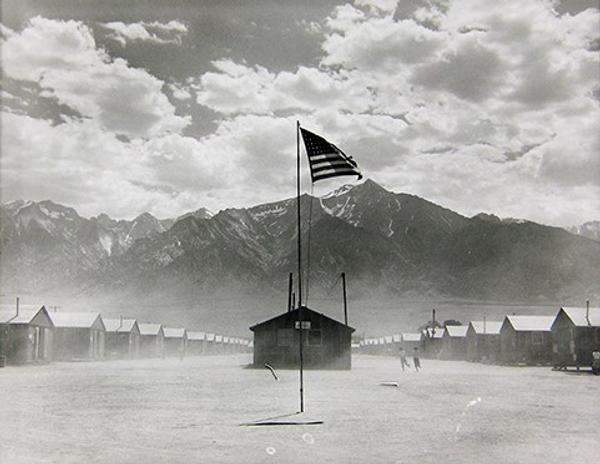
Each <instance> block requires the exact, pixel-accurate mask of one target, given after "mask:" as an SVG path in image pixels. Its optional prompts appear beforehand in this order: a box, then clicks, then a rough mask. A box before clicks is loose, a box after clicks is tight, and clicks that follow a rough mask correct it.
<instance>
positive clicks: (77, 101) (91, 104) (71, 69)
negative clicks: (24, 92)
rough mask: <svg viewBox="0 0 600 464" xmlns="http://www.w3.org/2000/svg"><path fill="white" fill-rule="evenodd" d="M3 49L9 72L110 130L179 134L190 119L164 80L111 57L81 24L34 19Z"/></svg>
mask: <svg viewBox="0 0 600 464" xmlns="http://www.w3.org/2000/svg"><path fill="white" fill-rule="evenodd" d="M2 52H3V56H2V67H3V69H4V71H5V72H6V74H7V76H9V77H11V78H14V79H20V80H24V81H30V82H37V83H38V84H39V85H40V86H41V88H42V89H44V92H45V95H46V96H51V97H55V98H56V99H57V100H58V101H59V102H60V103H62V104H65V105H67V106H69V107H71V108H73V109H74V110H76V111H77V112H79V113H80V114H82V115H83V116H84V117H90V118H93V119H94V120H96V121H97V122H98V123H99V124H100V125H102V126H103V127H105V128H106V129H108V130H110V131H114V132H117V133H122V134H125V135H128V136H132V137H151V136H155V135H160V134H163V133H167V132H175V133H177V132H180V131H181V130H182V129H183V128H184V127H185V126H187V125H188V124H189V122H190V121H189V118H188V117H182V116H178V115H176V114H175V108H174V107H173V106H172V105H171V104H170V103H169V100H168V99H167V97H166V96H165V95H164V94H163V93H162V87H163V84H164V83H163V82H162V81H161V80H160V79H157V78H156V77H154V76H152V75H151V74H149V73H148V72H147V71H145V70H143V69H137V68H132V67H130V66H129V65H128V63H127V62H126V61H125V60H123V59H120V58H118V59H114V60H112V59H111V58H110V57H109V56H108V54H107V53H106V52H105V51H103V50H101V49H99V48H97V47H96V43H95V40H94V37H93V35H92V33H91V31H90V29H89V28H88V27H87V26H85V25H84V24H82V23H81V22H78V21H57V20H50V19H46V18H42V17H35V18H33V19H31V20H30V22H29V23H28V24H27V26H26V27H25V28H24V29H23V30H22V31H21V32H18V33H14V34H12V35H10V36H9V37H8V38H7V39H6V40H5V41H4V43H3V44H2Z"/></svg>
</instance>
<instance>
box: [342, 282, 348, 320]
mask: <svg viewBox="0 0 600 464" xmlns="http://www.w3.org/2000/svg"><path fill="white" fill-rule="evenodd" d="M342 291H343V295H344V323H345V324H346V325H348V301H347V299H346V273H345V272H342Z"/></svg>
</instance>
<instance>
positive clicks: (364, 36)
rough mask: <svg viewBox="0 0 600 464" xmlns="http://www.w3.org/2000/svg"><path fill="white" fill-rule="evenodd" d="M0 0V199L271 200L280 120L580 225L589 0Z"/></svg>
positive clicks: (596, 41)
mask: <svg viewBox="0 0 600 464" xmlns="http://www.w3.org/2000/svg"><path fill="white" fill-rule="evenodd" d="M317 5H318V6H317ZM2 7H3V8H2V27H1V30H0V37H1V40H2V44H1V51H2V54H1V64H2V94H1V97H2V119H1V129H2V132H1V144H2V146H1V148H2V152H1V157H0V167H1V171H0V175H1V179H0V180H1V184H2V185H1V195H2V200H3V201H9V200H13V199H21V198H22V199H31V200H42V199H52V200H54V201H56V202H59V203H64V204H67V205H70V206H73V207H75V208H76V209H77V210H78V211H79V212H80V214H83V215H86V216H90V215H95V214H98V213H100V212H106V213H108V214H109V215H111V216H113V217H117V218H123V217H124V218H131V217H134V216H136V215H137V214H139V213H141V212H143V211H150V212H151V213H153V214H155V215H156V216H158V217H161V218H162V217H172V216H176V215H178V214H181V213H183V212H186V211H189V210H192V209H197V208H199V207H208V208H209V209H211V210H213V211H218V210H219V209H221V208H225V207H231V206H250V205H254V204H258V203H261V202H265V201H270V200H279V199H282V198H287V197H291V196H293V195H294V193H295V185H294V182H295V142H296V138H295V137H296V135H295V121H296V120H299V121H301V123H302V125H303V126H304V127H306V128H307V129H309V130H313V131H315V132H318V133H320V134H321V135H323V136H325V137H326V138H328V139H329V140H331V141H332V142H334V143H335V144H336V145H338V146H339V147H341V148H342V149H344V151H346V152H347V153H349V154H351V155H352V156H353V157H354V158H355V160H357V161H358V163H359V165H360V166H361V168H362V170H363V172H364V174H365V176H366V177H369V178H371V179H373V180H375V181H377V182H379V183H380V184H382V185H383V186H384V187H386V188H388V189H390V190H393V191H396V192H407V193H412V194H416V195H419V196H422V197H425V198H427V199H429V200H431V201H434V202H436V203H438V204H441V205H443V206H445V207H448V208H451V209H453V210H455V211H457V212H460V213H462V214H466V215H472V214H476V213H478V212H481V211H485V212H490V213H494V214H497V215H499V216H503V217H504V216H512V217H522V218H528V219H531V220H535V221H538V222H542V223H546V224H553V225H572V224H580V223H583V222H585V221H589V220H600V136H599V134H600V53H599V51H600V12H599V9H598V0H587V1H586V0H571V1H567V0H563V1H551V0H539V1H534V0H527V1H523V0H504V1H501V2H499V1H497V0H399V1H394V0H354V2H353V3H352V2H348V3H345V2H344V1H343V0H342V1H341V2H336V1H330V0H324V1H319V2H299V1H297V0H295V1H285V2H284V1H280V0H253V1H251V2H248V1H246V0H204V1H201V2H190V1H187V0H170V1H161V2H159V1H149V0H146V1H131V2H122V1H121V0H110V1H102V2H97V1H93V2H92V1H80V0H77V1H75V0H60V1H59V0H47V1H36V2H34V1H30V0H4V1H3V2H2ZM304 174H305V179H306V181H308V173H307V171H306V170H304ZM346 181H352V179H351V178H347V179H332V180H329V181H323V182H320V183H319V184H317V185H316V186H315V194H322V193H325V192H326V191H329V190H331V189H333V188H335V187H337V186H339V185H341V184H343V183H345V182H346ZM309 189H310V185H309V184H308V182H304V190H305V191H308V190H309Z"/></svg>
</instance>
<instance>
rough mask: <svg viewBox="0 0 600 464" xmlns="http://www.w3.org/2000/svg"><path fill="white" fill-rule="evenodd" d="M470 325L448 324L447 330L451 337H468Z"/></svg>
mask: <svg viewBox="0 0 600 464" xmlns="http://www.w3.org/2000/svg"><path fill="white" fill-rule="evenodd" d="M468 328H469V326H468V325H447V326H446V332H447V333H448V336H449V337H459V338H460V337H466V336H467V330H468Z"/></svg>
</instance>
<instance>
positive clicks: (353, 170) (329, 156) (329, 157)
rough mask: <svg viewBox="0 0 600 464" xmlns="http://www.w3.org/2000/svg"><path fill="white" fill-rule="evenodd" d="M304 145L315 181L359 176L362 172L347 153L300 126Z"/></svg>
mask: <svg viewBox="0 0 600 464" xmlns="http://www.w3.org/2000/svg"><path fill="white" fill-rule="evenodd" d="M300 132H301V134H302V139H303V140H304V147H305V148H306V154H307V155H308V163H309V165H310V175H311V178H312V181H313V182H316V181H318V180H322V179H328V178H330V177H337V176H358V178H359V179H361V178H362V174H361V173H360V170H359V169H358V165H357V164H356V161H354V160H353V159H352V157H351V156H348V155H346V154H345V153H344V152H343V151H342V150H340V149H339V148H338V147H336V146H335V145H334V144H332V143H330V142H328V141H327V140H325V139H324V138H323V137H321V136H319V135H317V134H313V133H312V132H309V131H307V130H306V129H302V128H300Z"/></svg>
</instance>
